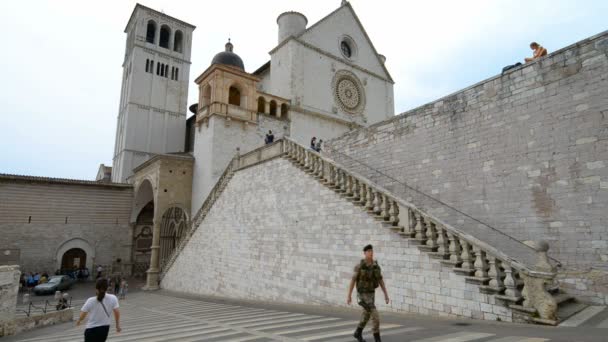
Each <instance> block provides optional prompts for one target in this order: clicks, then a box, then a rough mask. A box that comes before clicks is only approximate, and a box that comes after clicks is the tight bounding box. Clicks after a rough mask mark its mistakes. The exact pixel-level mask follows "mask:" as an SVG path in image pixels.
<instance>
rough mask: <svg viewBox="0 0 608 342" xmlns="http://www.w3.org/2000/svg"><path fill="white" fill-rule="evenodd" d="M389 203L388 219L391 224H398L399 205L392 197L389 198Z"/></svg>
mask: <svg viewBox="0 0 608 342" xmlns="http://www.w3.org/2000/svg"><path fill="white" fill-rule="evenodd" d="M389 204H390V208H389V210H388V215H389V221H390V222H391V224H392V225H393V226H398V225H399V205H398V204H397V201H395V200H393V199H392V198H389Z"/></svg>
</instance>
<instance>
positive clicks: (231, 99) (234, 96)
mask: <svg viewBox="0 0 608 342" xmlns="http://www.w3.org/2000/svg"><path fill="white" fill-rule="evenodd" d="M228 104H231V105H235V106H240V105H241V91H240V90H239V89H238V88H237V87H235V86H232V87H230V89H229V90H228Z"/></svg>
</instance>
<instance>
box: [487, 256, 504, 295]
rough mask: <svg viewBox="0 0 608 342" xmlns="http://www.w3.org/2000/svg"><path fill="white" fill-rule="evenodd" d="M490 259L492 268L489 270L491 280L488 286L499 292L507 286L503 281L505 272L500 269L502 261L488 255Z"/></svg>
mask: <svg viewBox="0 0 608 342" xmlns="http://www.w3.org/2000/svg"><path fill="white" fill-rule="evenodd" d="M488 260H489V261H490V269H489V270H488V277H490V282H489V283H488V286H490V287H491V288H492V289H494V291H496V292H497V293H498V292H501V291H502V290H503V289H504V288H505V285H504V283H503V278H504V273H503V272H502V270H501V269H500V264H501V261H500V259H496V257H494V256H492V255H489V256H488Z"/></svg>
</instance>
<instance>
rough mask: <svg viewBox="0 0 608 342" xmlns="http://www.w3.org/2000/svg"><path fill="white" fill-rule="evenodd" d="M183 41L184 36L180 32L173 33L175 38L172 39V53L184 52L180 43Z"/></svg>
mask: <svg viewBox="0 0 608 342" xmlns="http://www.w3.org/2000/svg"><path fill="white" fill-rule="evenodd" d="M183 40H184V34H183V33H182V31H180V30H177V31H175V38H174V39H173V51H177V52H179V53H182V52H184V51H183V49H184V48H183V45H182V44H183V43H182V41H183Z"/></svg>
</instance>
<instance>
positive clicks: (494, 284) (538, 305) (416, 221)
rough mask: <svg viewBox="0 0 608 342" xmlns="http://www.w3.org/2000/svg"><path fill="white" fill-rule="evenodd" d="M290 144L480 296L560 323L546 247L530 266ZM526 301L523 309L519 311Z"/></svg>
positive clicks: (298, 158) (295, 154) (293, 154)
mask: <svg viewBox="0 0 608 342" xmlns="http://www.w3.org/2000/svg"><path fill="white" fill-rule="evenodd" d="M284 144H285V147H284V150H285V153H286V155H287V157H288V158H291V159H292V160H293V161H294V162H296V163H297V164H299V165H300V166H301V167H302V168H303V169H304V170H305V171H307V172H308V173H311V174H312V175H313V176H314V177H315V178H317V179H319V180H320V181H322V182H323V183H325V184H326V185H327V186H329V187H330V188H332V189H334V190H336V191H337V192H338V193H341V194H342V195H343V196H344V197H346V198H348V199H349V200H351V201H352V202H353V203H354V204H355V205H358V206H361V207H363V208H364V209H365V210H366V211H367V212H368V213H370V214H371V215H373V216H374V217H375V218H376V219H377V220H379V221H381V222H383V224H384V225H385V226H386V227H388V228H390V229H392V230H394V231H396V232H397V233H399V234H400V235H401V236H403V237H405V238H408V239H410V241H411V242H412V243H415V244H418V248H419V249H420V250H421V251H423V252H426V253H429V255H430V256H431V257H433V258H436V259H439V260H440V261H441V263H442V264H444V265H447V266H450V267H452V268H453V270H454V272H456V273H457V274H461V275H463V276H465V277H466V280H467V282H470V283H473V284H477V285H479V288H480V291H482V292H484V293H487V294H492V295H495V296H496V299H498V300H501V301H503V302H504V303H505V305H506V306H509V307H511V308H512V309H521V311H524V312H528V313H531V314H532V315H536V314H538V316H539V317H540V318H541V319H542V320H545V321H546V322H549V323H551V321H553V322H554V321H556V319H557V317H556V312H557V304H556V301H555V299H554V298H553V297H552V295H551V294H550V293H549V292H548V290H547V288H546V286H547V285H551V284H553V281H554V278H555V270H554V269H553V267H552V266H551V264H550V262H549V259H548V257H547V250H548V244H546V242H541V243H540V244H539V246H540V247H539V248H536V253H537V260H538V262H537V263H536V264H535V265H526V264H524V263H523V262H521V261H518V260H517V257H511V256H507V255H505V254H504V253H502V252H500V251H498V250H496V249H495V248H493V247H491V246H490V245H488V244H486V243H484V242H483V241H482V239H483V237H482V236H480V237H471V236H469V235H467V234H464V233H462V232H461V231H460V230H458V229H456V228H455V227H453V226H451V225H449V224H446V223H445V222H442V221H441V220H440V219H438V218H436V217H434V216H433V215H430V214H429V213H425V212H423V211H422V210H420V209H418V208H416V207H415V206H414V205H412V204H410V203H407V202H406V201H403V200H401V199H399V198H396V197H395V196H392V195H391V194H390V192H389V191H387V190H385V189H382V188H380V187H378V186H375V185H374V184H373V183H372V182H370V181H369V180H367V179H365V178H364V177H362V176H359V175H356V174H353V173H352V172H349V171H347V170H345V169H343V168H342V167H340V166H339V165H337V164H335V163H334V162H332V161H330V160H328V159H326V158H324V157H322V156H321V155H320V154H318V153H316V152H315V151H313V150H310V149H308V148H306V147H304V146H301V145H299V144H298V143H296V142H294V141H291V140H290V139H288V138H285V139H284ZM522 301H523V305H522V306H518V305H517V303H520V302H522Z"/></svg>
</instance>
